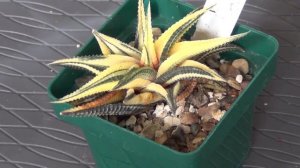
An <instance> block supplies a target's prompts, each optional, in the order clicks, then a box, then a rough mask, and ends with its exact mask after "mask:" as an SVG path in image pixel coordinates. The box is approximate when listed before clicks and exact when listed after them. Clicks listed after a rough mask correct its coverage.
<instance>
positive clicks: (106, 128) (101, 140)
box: [48, 0, 278, 168]
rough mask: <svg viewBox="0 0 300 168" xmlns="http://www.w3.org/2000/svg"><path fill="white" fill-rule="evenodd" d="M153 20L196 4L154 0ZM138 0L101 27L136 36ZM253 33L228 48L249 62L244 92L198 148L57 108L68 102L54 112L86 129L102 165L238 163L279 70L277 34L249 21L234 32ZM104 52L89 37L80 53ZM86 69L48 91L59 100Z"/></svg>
mask: <svg viewBox="0 0 300 168" xmlns="http://www.w3.org/2000/svg"><path fill="white" fill-rule="evenodd" d="M151 7H152V15H153V16H152V18H153V25H154V26H156V27H160V28H162V29H166V28H168V27H169V26H170V25H172V24H173V23H174V22H176V21H177V20H178V19H180V18H182V17H183V16H185V15H186V14H187V13H189V12H190V11H191V10H193V8H194V7H192V6H190V5H189V4H186V3H183V2H179V1H175V0H152V1H151ZM136 12H137V0H128V1H126V2H125V3H124V4H123V5H122V6H121V7H120V9H119V10H118V11H116V12H115V13H114V15H113V16H112V17H111V18H109V19H108V20H107V22H106V23H105V24H104V25H103V26H102V27H101V28H100V29H99V31H100V32H103V33H105V34H107V35H110V36H113V37H116V38H118V39H121V40H123V41H127V42H129V41H131V40H133V37H134V33H135V29H136V16H137V14H136ZM249 30H251V33H250V34H249V35H248V36H246V37H245V38H244V39H242V40H239V41H238V42H237V44H238V45H240V46H242V47H243V48H244V49H245V50H246V52H245V53H240V54H237V53H227V54H225V55H222V56H223V57H224V58H226V59H235V58H240V57H242V58H245V59H247V60H248V61H249V62H250V65H251V73H252V74H253V75H254V78H253V80H252V81H251V82H250V84H249V85H248V87H247V88H246V89H245V90H244V91H243V92H242V93H241V94H240V96H239V98H238V99H237V100H236V101H235V102H234V104H233V105H232V106H231V109H230V110H229V111H228V112H227V113H226V114H225V116H224V117H223V119H222V120H221V121H220V122H219V123H218V124H217V126H216V127H215V128H214V129H213V130H212V132H211V133H210V135H209V136H208V137H207V138H206V140H205V142H204V143H203V144H202V145H201V146H200V147H198V148H197V149H196V150H195V151H193V152H190V153H181V152H177V151H174V150H172V149H170V148H168V147H165V146H163V145H160V144H157V143H155V142H153V141H151V140H148V139H146V138H143V137H140V136H139V135H137V134H135V133H133V132H131V131H128V130H126V129H124V128H121V127H119V126H117V125H115V124H112V123H110V122H108V121H106V120H103V119H101V118H98V117H88V118H72V117H62V116H60V115H59V112H60V111H62V110H64V109H66V108H69V107H70V105H69V104H54V110H55V113H56V115H57V116H58V117H59V118H60V119H61V120H63V121H66V122H69V123H71V124H74V125H76V126H79V127H80V128H81V129H82V131H83V132H84V134H85V137H86V139H87V142H88V144H89V146H90V149H91V151H92V153H93V156H94V160H95V162H96V165H97V167H99V168H138V167H139V168H141V167H142V168H199V167H203V168H211V167H214V168H215V167H222V168H232V167H238V166H239V165H240V164H241V163H242V161H243V160H244V159H245V158H246V156H247V153H248V150H249V146H250V139H251V129H252V115H253V105H254V100H255V99H256V97H257V96H258V94H259V93H260V92H261V90H262V89H263V88H264V87H265V86H266V84H267V82H268V81H269V80H270V78H271V76H272V75H273V73H274V70H275V62H276V53H277V50H278V42H277V40H276V39H275V38H273V37H272V36H270V35H267V34H265V33H262V32H260V31H257V30H255V29H252V28H250V27H247V26H245V25H237V26H236V27H235V30H234V34H236V33H240V32H247V31H249ZM99 53H101V52H100V50H99V47H98V44H97V42H96V40H95V39H91V40H90V41H89V42H88V43H87V44H86V45H85V46H84V47H83V49H82V50H81V51H80V52H79V53H78V54H77V55H91V54H99ZM81 75H83V72H80V71H74V70H70V69H64V70H62V72H60V73H59V74H58V75H57V76H56V78H55V79H54V80H53V81H52V83H51V84H50V85H49V88H48V89H49V90H48V94H49V97H50V99H51V100H56V99H57V98H60V97H62V96H64V95H66V94H67V93H69V92H70V91H71V90H73V89H74V81H75V79H76V78H78V77H80V76H81Z"/></svg>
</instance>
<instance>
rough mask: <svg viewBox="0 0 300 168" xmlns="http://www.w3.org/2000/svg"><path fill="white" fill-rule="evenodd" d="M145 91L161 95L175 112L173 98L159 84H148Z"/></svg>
mask: <svg viewBox="0 0 300 168" xmlns="http://www.w3.org/2000/svg"><path fill="white" fill-rule="evenodd" d="M143 91H150V92H155V93H158V94H160V95H161V96H162V97H163V98H164V99H165V100H166V101H167V103H168V105H169V106H170V108H171V110H172V111H175V109H176V105H175V102H174V99H173V97H172V96H171V95H170V94H169V93H168V91H167V90H166V89H165V88H164V87H162V86H161V85H159V84H157V83H150V84H148V85H147V86H146V87H145V88H144V89H143Z"/></svg>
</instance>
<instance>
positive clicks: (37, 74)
mask: <svg viewBox="0 0 300 168" xmlns="http://www.w3.org/2000/svg"><path fill="white" fill-rule="evenodd" d="M122 2H123V1H109V0H99V1H85V0H65V1H61V0H51V1H47V0H11V1H10V0H0V98H1V99H0V168H45V167H47V168H61V167H64V168H92V167H94V163H93V159H92V157H91V155H90V151H89V149H88V146H87V145H86V142H85V140H84V138H83V136H82V134H81V132H80V130H79V129H77V128H74V127H73V126H71V125H68V124H65V123H63V122H60V121H58V120H57V119H56V118H55V116H54V115H53V112H52V109H51V106H50V105H49V103H48V102H49V100H48V98H47V93H46V91H45V90H46V88H47V84H48V82H49V81H50V79H51V78H52V77H53V76H54V75H55V74H56V72H57V69H51V68H50V67H48V66H47V65H46V64H47V63H49V62H51V61H53V60H56V59H58V58H62V57H70V56H72V55H73V54H75V53H76V52H77V51H78V50H79V48H80V47H81V46H82V45H83V44H84V42H85V41H86V40H87V39H88V38H90V37H91V31H90V30H91V29H92V28H98V27H99V26H100V25H102V24H103V22H104V21H105V20H106V19H107V17H108V16H109V15H111V14H112V13H113V11H114V10H115V9H117V8H118V6H119V5H120V4H121V3H122ZM190 2H191V3H193V4H196V5H200V4H203V0H198V1H197V0H194V1H190ZM240 22H241V23H244V24H247V25H250V26H252V27H255V28H257V29H260V30H263V31H265V32H267V33H269V34H272V35H274V36H275V37H277V38H278V40H279V41H280V52H279V60H278V64H277V72H276V75H275V77H274V78H273V79H272V82H271V83H270V84H269V85H268V87H267V88H266V89H265V90H264V92H263V93H262V94H261V95H260V96H259V98H258V99H257V103H256V108H255V119H254V122H255V123H254V128H253V129H254V135H253V146H252V150H251V153H250V155H249V158H248V159H247V161H246V162H245V163H244V166H243V167H247V168H263V167H268V168H269V167H270V168H295V167H300V89H299V88H300V1H299V0H248V2H247V5H246V7H245V9H244V11H243V13H242V16H241V18H240Z"/></svg>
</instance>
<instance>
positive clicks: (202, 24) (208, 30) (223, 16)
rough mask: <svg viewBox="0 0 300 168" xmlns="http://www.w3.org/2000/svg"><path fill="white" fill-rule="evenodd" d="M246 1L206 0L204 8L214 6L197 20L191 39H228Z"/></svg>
mask: <svg viewBox="0 0 300 168" xmlns="http://www.w3.org/2000/svg"><path fill="white" fill-rule="evenodd" d="M245 2H246V0H206V3H205V5H204V6H205V7H207V6H212V5H215V6H214V7H213V8H212V9H211V10H210V11H207V12H206V13H205V14H204V15H203V16H201V17H200V18H199V21H198V23H197V26H196V32H195V34H194V37H193V39H209V38H214V37H228V36H230V35H231V33H232V31H233V29H234V26H235V24H236V22H237V20H238V18H239V16H240V14H241V11H242V9H243V7H244V5H245Z"/></svg>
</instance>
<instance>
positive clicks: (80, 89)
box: [64, 62, 138, 98]
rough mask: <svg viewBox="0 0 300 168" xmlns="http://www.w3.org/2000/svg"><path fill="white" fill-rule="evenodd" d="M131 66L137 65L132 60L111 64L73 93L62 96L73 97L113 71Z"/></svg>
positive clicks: (98, 82) (99, 81)
mask: <svg viewBox="0 0 300 168" xmlns="http://www.w3.org/2000/svg"><path fill="white" fill-rule="evenodd" d="M131 67H138V65H137V64H135V63H133V62H123V63H120V64H117V65H112V66H111V67H109V68H107V69H105V70H104V71H102V72H101V73H100V74H99V75H97V76H95V77H94V78H93V79H92V80H90V81H89V82H88V83H86V84H84V85H83V86H81V87H80V88H79V89H77V90H76V91H74V92H73V93H71V94H68V95H66V96H65V97H64V98H68V97H73V96H74V95H77V94H78V93H80V92H82V91H85V90H87V89H90V88H92V87H94V86H95V85H97V84H100V83H101V82H102V81H103V80H105V79H106V78H107V77H108V76H109V75H111V74H113V73H115V72H118V71H122V70H127V69H129V68H131Z"/></svg>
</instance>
